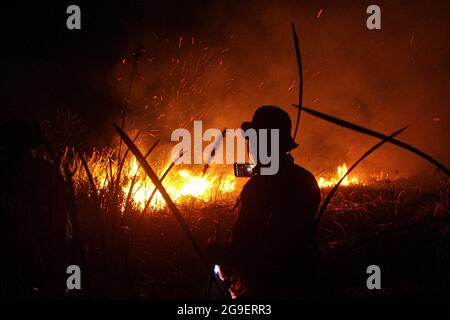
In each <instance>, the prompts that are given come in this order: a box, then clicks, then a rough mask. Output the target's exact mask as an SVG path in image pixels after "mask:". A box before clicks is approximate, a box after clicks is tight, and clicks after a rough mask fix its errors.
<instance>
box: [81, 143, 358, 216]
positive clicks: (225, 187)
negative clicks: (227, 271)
mask: <svg viewBox="0 0 450 320" xmlns="http://www.w3.org/2000/svg"><path fill="white" fill-rule="evenodd" d="M111 159H112V157H111V154H110V153H104V152H94V154H93V155H92V156H91V157H89V159H88V166H89V169H90V171H91V173H92V176H93V178H94V182H95V184H96V187H97V190H102V189H105V188H107V187H108V186H109V185H110V184H112V181H114V178H112V177H116V176H117V173H118V170H119V168H120V166H119V165H118V163H117V162H116V161H113V160H111ZM151 165H152V167H153V168H154V170H155V171H156V172H157V174H158V175H159V176H162V174H163V173H164V172H165V171H166V169H167V167H168V164H167V163H161V162H154V163H152V164H151ZM202 169H203V167H201V168H196V169H192V168H189V169H188V168H187V167H183V166H182V165H180V166H174V167H173V169H172V170H171V171H170V172H169V174H168V175H167V177H166V178H165V179H164V181H163V185H164V187H165V188H166V190H167V192H168V193H169V195H170V196H171V198H172V200H174V201H175V202H176V203H177V204H179V205H192V204H194V202H195V204H196V205H200V204H208V203H219V202H223V201H225V202H233V201H234V200H235V199H236V197H237V196H238V194H239V192H240V190H241V189H242V187H243V185H244V184H245V182H246V181H247V179H245V178H236V177H235V176H234V173H233V170H232V168H231V166H223V165H220V166H219V165H215V166H211V167H210V169H209V170H208V171H207V172H206V173H203V170H202ZM347 170H348V169H347V166H346V164H345V163H344V164H342V165H340V166H338V167H337V172H336V175H330V176H328V177H323V176H319V177H316V179H317V182H318V184H319V187H320V188H330V187H333V186H334V185H335V184H336V183H337V182H338V181H339V180H340V179H341V178H342V177H343V176H344V175H345V174H346V172H347ZM77 178H78V180H86V176H85V174H80V175H79V176H78V177H77ZM358 184H362V180H361V179H359V178H357V177H355V176H348V177H346V178H345V179H344V180H343V182H342V184H341V185H342V186H349V185H358ZM119 187H120V191H121V192H122V194H123V197H122V198H123V205H122V208H123V209H124V207H125V205H126V202H127V199H128V202H130V203H131V204H132V205H133V207H135V208H136V209H138V210H144V209H148V210H161V209H164V208H165V207H166V203H165V201H164V199H163V198H162V195H161V194H160V193H159V191H155V186H154V184H153V183H152V182H151V180H150V179H149V178H148V177H147V175H146V174H145V172H144V170H143V169H142V168H140V166H139V164H138V162H137V161H136V159H135V158H134V157H130V159H129V160H127V161H126V162H125V163H124V165H123V168H122V172H121V180H120V183H119ZM149 199H150V200H149Z"/></svg>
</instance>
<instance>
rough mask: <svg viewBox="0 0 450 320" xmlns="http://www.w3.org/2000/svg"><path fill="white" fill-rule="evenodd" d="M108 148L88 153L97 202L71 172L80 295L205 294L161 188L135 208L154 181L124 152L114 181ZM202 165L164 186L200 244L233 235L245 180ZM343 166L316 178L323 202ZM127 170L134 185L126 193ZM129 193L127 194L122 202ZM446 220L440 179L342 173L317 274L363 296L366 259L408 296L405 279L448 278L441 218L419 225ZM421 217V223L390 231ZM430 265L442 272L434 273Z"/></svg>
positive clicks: (341, 292)
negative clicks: (82, 269) (83, 272)
mask: <svg viewBox="0 0 450 320" xmlns="http://www.w3.org/2000/svg"><path fill="white" fill-rule="evenodd" d="M112 155H113V152H112V151H106V150H105V151H101V152H100V151H96V152H94V153H92V154H91V155H90V156H88V157H86V158H87V160H86V161H87V163H88V167H89V170H90V171H91V172H92V176H93V179H94V181H95V185H96V188H97V192H98V201H99V204H98V203H96V200H95V197H93V195H92V187H91V186H90V185H89V181H88V177H87V176H86V171H85V170H82V169H81V166H80V165H78V166H77V167H78V170H77V171H76V173H75V174H74V179H73V181H74V184H75V186H76V188H75V190H76V202H77V206H78V209H79V212H80V229H81V230H82V234H83V239H84V242H85V244H86V246H87V247H88V248H89V250H88V259H87V260H88V261H87V263H88V265H89V266H88V268H87V269H89V270H91V277H90V279H89V285H88V286H87V291H86V292H89V293H86V294H87V295H88V296H90V297H106V298H108V297H110V298H112V297H123V298H149V299H150V298H151V299H167V298H192V297H197V298H205V297H206V296H205V287H206V282H207V277H206V275H205V273H204V272H203V269H202V265H201V261H200V260H199V259H198V257H197V256H196V255H195V253H194V252H193V251H192V249H191V248H190V245H189V244H188V241H187V239H186V237H185V235H184V234H183V233H182V232H181V230H180V228H179V226H178V225H177V223H176V221H175V219H173V217H172V216H171V214H170V212H169V210H168V208H167V207H166V205H165V202H164V200H162V198H161V196H160V195H159V192H156V193H155V196H154V199H153V200H152V201H151V205H149V206H148V208H147V209H146V210H143V205H144V203H145V201H148V198H149V196H151V193H152V192H153V190H154V185H153V184H152V183H151V182H150V181H149V180H148V178H146V176H145V174H144V173H143V172H142V169H140V168H139V165H138V164H137V163H136V160H135V159H134V157H133V156H131V155H130V156H128V157H127V159H126V160H125V162H124V164H123V168H122V169H121V172H122V173H121V177H120V178H119V180H117V173H118V172H119V170H120V168H119V165H118V163H117V162H116V161H114V160H113V159H114V158H113V157H112ZM74 161H80V160H79V159H78V158H75V160H74ZM168 165H169V164H168V163H166V162H163V161H153V162H152V166H153V167H154V168H155V170H157V172H158V175H159V176H161V175H162V174H163V172H164V171H165V170H166V169H167V167H168ZM202 169H203V168H202V167H198V168H191V167H189V168H186V167H182V166H180V167H179V168H178V166H175V167H173V170H171V171H170V172H169V174H168V175H167V177H166V179H165V180H164V182H163V184H164V186H165V187H166V188H167V190H168V192H169V193H170V195H171V197H173V199H174V201H176V203H177V205H178V207H179V208H180V211H181V213H182V214H183V216H184V218H185V220H186V222H187V225H188V227H189V228H190V230H191V231H192V233H193V235H194V237H195V238H196V240H197V242H198V243H199V244H200V245H201V246H204V245H205V243H206V240H207V239H208V238H209V237H211V236H215V235H217V236H218V237H219V238H220V239H222V240H225V239H228V238H229V237H230V236H231V231H232V225H233V222H234V220H235V218H236V215H237V212H236V210H234V204H235V200H236V197H237V196H238V194H239V191H240V190H241V188H242V186H243V184H244V183H245V181H246V179H235V178H234V176H233V175H232V174H233V173H232V171H231V170H230V171H227V168H226V167H215V166H212V167H211V168H210V170H209V171H208V172H207V173H206V174H205V175H202V172H203V170H202ZM345 170H346V165H345V164H344V165H341V166H339V168H338V170H336V173H334V174H333V173H331V174H329V175H321V176H319V177H317V180H318V181H319V183H321V190H322V193H323V195H322V199H324V198H325V196H326V194H327V193H328V192H329V190H330V189H331V188H330V187H331V186H332V185H333V184H334V183H335V182H336V181H338V180H339V179H340V178H341V177H342V176H343V175H344V174H345ZM134 177H136V179H135V183H134V186H133V190H135V191H132V192H131V193H130V189H131V185H132V181H133V178H134ZM115 186H118V189H117V190H116V189H115ZM129 194H131V195H132V196H131V200H130V201H129V203H128V204H127V196H128V195H129ZM96 214H100V217H101V219H100V220H96V218H95V217H96ZM445 218H447V219H448V218H449V212H448V182H447V181H443V182H442V184H440V185H434V186H431V187H427V188H425V187H423V186H422V185H421V184H417V183H416V181H412V180H411V179H387V178H386V176H384V177H360V176H350V177H348V180H347V182H346V183H345V184H344V185H343V187H341V188H340V189H339V190H338V192H337V193H336V196H335V197H334V198H333V199H332V201H331V202H330V204H329V206H328V210H327V212H326V214H325V215H324V218H323V219H322V220H321V223H320V229H319V235H318V243H319V246H320V248H321V252H322V254H323V257H324V259H325V260H324V261H326V262H325V263H324V265H325V266H327V267H326V268H330V269H327V270H326V271H324V272H326V274H330V273H331V274H334V275H335V278H337V279H340V282H339V283H335V282H331V283H332V287H333V288H332V289H333V293H332V294H333V295H335V296H336V295H338V296H341V297H345V296H346V297H364V296H367V295H368V294H369V293H368V292H367V291H365V289H364V288H363V287H362V286H363V284H364V283H365V282H364V279H362V278H361V279H360V278H359V276H355V275H361V274H364V273H363V272H364V270H365V269H364V268H365V267H367V265H368V264H367V263H369V264H370V263H373V261H372V260H370V259H371V258H372V259H375V260H376V262H377V263H380V264H382V265H387V266H388V270H387V271H386V277H385V278H386V282H385V284H384V285H385V288H388V289H387V290H385V291H384V292H389V290H393V291H394V292H396V290H400V289H399V288H401V290H406V291H407V292H408V293H409V294H412V295H417V294H421V292H422V291H421V290H424V289H423V286H424V284H422V283H419V282H420V281H421V280H420V281H419V280H418V282H417V281H416V280H414V281H409V282H408V280H409V279H407V277H409V276H411V277H413V276H414V277H416V278H418V279H422V280H423V279H424V277H425V278H426V277H432V279H434V280H433V281H436V279H440V280H442V281H443V283H446V281H448V277H447V276H448V273H445V272H444V271H445V270H447V271H448V270H449V269H448V268H449V260H448V259H449V257H448V253H447V252H449V251H448V250H447V249H450V248H448V243H449V227H448V220H447V222H445V221H443V222H442V223H432V224H431V225H429V226H428V225H427V224H426V223H427V222H428V221H434V220H438V219H445ZM424 222H425V224H424V226H422V227H420V226H419V227H411V229H406V230H399V231H398V232H397V231H395V230H396V228H399V227H402V226H405V225H406V226H414V225H416V224H418V223H419V224H420V223H424ZM389 230H394V231H393V232H392V233H389V232H388V231H389ZM369 253H370V255H369ZM400 253H401V254H400ZM430 255H434V257H435V258H432V259H431V258H430ZM397 256H401V257H402V258H401V259H404V260H401V259H400V258H397ZM369 260H370V261H369ZM405 262H406V263H407V265H408V267H406V266H405V264H404V263H405ZM330 270H331V271H330ZM361 270H363V271H361ZM437 270H441V271H439V273H436V272H437ZM442 270H444V271H442ZM446 275H447V276H446ZM331 277H333V276H331ZM107 278H108V279H114V280H113V282H112V283H111V288H107V290H106V289H101V288H102V287H101V286H99V285H98V284H99V283H102V281H105V279H107ZM325 278H326V277H325ZM427 281H428V280H427ZM430 281H431V280H430ZM180 284H183V285H180ZM405 284H406V289H405ZM426 285H429V283H427V284H426ZM386 294H387V295H389V294H394V293H386Z"/></svg>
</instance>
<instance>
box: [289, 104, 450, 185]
mask: <svg viewBox="0 0 450 320" xmlns="http://www.w3.org/2000/svg"><path fill="white" fill-rule="evenodd" d="M294 107H298V105H294ZM302 110H303V111H305V112H306V113H309V114H311V115H313V116H315V117H317V118H320V119H322V120H326V121H328V122H331V123H334V124H337V125H338V126H341V127H344V128H347V129H351V130H353V131H357V132H359V133H363V134H366V135H369V136H371V137H375V138H378V139H387V138H388V142H390V143H392V144H395V145H396V146H399V147H401V148H403V149H406V150H408V151H411V152H412V153H414V154H416V155H418V156H419V157H421V158H423V159H425V160H427V161H428V162H430V163H432V164H433V165H435V166H436V167H438V168H439V169H440V170H442V171H443V172H444V173H445V174H446V175H447V176H450V171H449V170H448V169H447V168H446V167H445V166H444V165H443V164H442V163H440V162H439V161H437V160H435V159H433V158H432V157H431V156H429V155H427V154H426V153H424V152H422V151H420V150H419V149H417V148H415V147H413V146H411V145H409V144H407V143H404V142H402V141H399V140H396V139H390V138H389V137H388V136H386V135H384V134H382V133H379V132H377V131H373V130H370V129H367V128H364V127H362V126H359V125H357V124H354V123H351V122H348V121H345V120H342V119H338V118H335V117H333V116H330V115H327V114H324V113H322V112H319V111H316V110H313V109H310V108H307V107H305V106H303V107H302Z"/></svg>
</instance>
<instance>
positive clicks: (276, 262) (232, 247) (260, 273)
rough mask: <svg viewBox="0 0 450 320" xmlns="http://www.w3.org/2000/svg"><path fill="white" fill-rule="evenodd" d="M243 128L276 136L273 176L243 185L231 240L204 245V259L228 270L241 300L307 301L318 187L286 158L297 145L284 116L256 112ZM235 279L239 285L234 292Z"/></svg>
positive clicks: (312, 275) (313, 265) (270, 109)
mask: <svg viewBox="0 0 450 320" xmlns="http://www.w3.org/2000/svg"><path fill="white" fill-rule="evenodd" d="M249 128H254V129H256V130H258V129H279V130H280V131H279V133H280V134H279V146H280V154H279V158H280V165H279V170H278V173H277V174H275V175H259V174H257V175H255V176H252V177H251V178H250V180H249V181H248V182H247V183H246V184H245V186H244V188H243V190H242V192H241V195H240V200H239V201H240V204H239V216H238V218H237V220H236V222H235V224H234V227H233V236H232V239H231V241H230V242H229V243H227V244H224V245H220V244H219V245H211V243H210V247H209V254H210V257H211V258H212V260H213V262H215V263H217V264H219V265H223V266H231V267H233V268H234V270H235V272H236V273H235V277H234V279H233V281H232V282H233V284H232V285H233V286H234V291H237V292H238V293H239V291H241V292H244V291H247V292H246V293H244V294H243V296H246V297H248V298H296V297H309V296H312V292H313V286H314V279H315V276H316V252H315V250H314V248H315V245H314V244H315V239H314V236H315V232H314V223H313V221H314V216H315V214H316V213H317V210H318V206H319V203H320V190H319V187H318V185H317V182H316V180H315V178H314V176H313V175H312V174H311V173H310V172H309V171H308V170H306V169H304V168H302V167H300V166H298V165H296V164H294V159H293V157H292V156H291V155H290V154H289V152H290V151H291V150H292V149H294V148H296V147H297V144H296V143H295V142H294V141H293V139H292V137H291V135H290V132H291V120H290V118H289V115H288V114H287V113H286V112H285V111H283V110H282V109H280V108H278V107H275V106H263V107H260V108H258V109H257V110H256V112H255V114H254V116H253V119H252V121H251V122H244V123H243V124H242V129H243V130H246V129H249ZM268 136H270V134H268ZM271 143H273V142H271ZM269 150H270V148H269ZM249 151H250V153H252V152H253V151H252V150H251V149H250V150H249ZM259 166H261V164H260V163H259V164H258V166H257V167H259ZM236 275H237V277H236ZM236 279H239V280H240V284H242V287H241V288H240V289H239V288H237V287H239V281H237V283H236V281H235V280H236ZM236 284H237V285H236ZM246 289H248V290H246Z"/></svg>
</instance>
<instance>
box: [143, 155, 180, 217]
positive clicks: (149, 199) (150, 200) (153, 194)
mask: <svg viewBox="0 0 450 320" xmlns="http://www.w3.org/2000/svg"><path fill="white" fill-rule="evenodd" d="M182 156H183V152H181V153H180V155H179V156H178V158H177V159H176V160H175V161H173V162H172V163H171V164H170V166H169V167H168V168H167V169H166V171H164V173H163V175H162V176H161V178H160V179H159V181H161V183H162V182H163V181H164V179H165V178H166V176H167V175H168V174H169V172H170V170H171V169H172V168H173V166H174V165H175V164H176V162H177V161H178V159H180V158H181V157H182ZM157 190H158V189H157V188H156V187H155V188H154V189H153V191H152V193H151V195H150V197H149V198H148V199H147V202H146V203H145V207H144V209H143V210H142V212H141V214H142V215H143V214H144V213H145V210H147V208H148V206H149V205H150V203H151V202H152V199H153V197H154V196H155V194H156V191H157Z"/></svg>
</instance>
